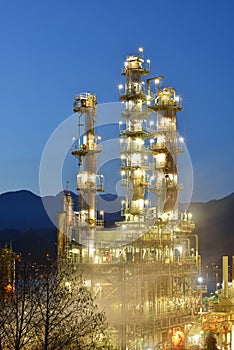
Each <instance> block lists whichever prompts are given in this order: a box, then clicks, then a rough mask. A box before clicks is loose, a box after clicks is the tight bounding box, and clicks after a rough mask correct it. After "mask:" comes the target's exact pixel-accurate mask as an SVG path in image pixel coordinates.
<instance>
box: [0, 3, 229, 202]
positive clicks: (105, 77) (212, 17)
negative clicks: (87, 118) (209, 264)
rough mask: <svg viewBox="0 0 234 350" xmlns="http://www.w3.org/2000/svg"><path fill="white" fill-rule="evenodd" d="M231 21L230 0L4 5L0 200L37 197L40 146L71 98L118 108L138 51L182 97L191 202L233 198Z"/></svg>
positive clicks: (0, 25)
mask: <svg viewBox="0 0 234 350" xmlns="http://www.w3.org/2000/svg"><path fill="white" fill-rule="evenodd" d="M233 18H234V2H233V0H224V1H217V0H197V1H190V0H178V1H172V0H168V1H158V0H148V1H145V2H143V1H138V0H135V1H128V0H119V1H107V0H103V1H102V0H99V1H94V0H89V1H80V0H68V1H65V0H63V1H61V0H56V1H55V0H40V1H36V0H34V1H29V0H21V1H18V0H14V1H12V0H9V1H2V2H1V4H0V47H1V51H0V116H1V128H0V135H1V136H0V148H1V153H0V157H1V158H0V160H1V167H0V179H1V181H0V193H2V192H6V191H11V190H18V189H29V190H31V191H33V192H34V193H37V194H38V193H39V186H38V172H39V171H38V169H39V163H40V158H41V154H42V152H43V148H44V146H45V144H46V142H47V140H48V138H49V137H50V135H51V134H52V132H53V131H54V129H55V128H56V127H57V126H58V125H59V124H60V123H62V122H63V120H64V119H66V118H67V117H68V116H70V115H71V114H72V103H73V96H74V94H75V93H77V92H81V91H89V90H90V91H92V92H94V93H96V94H97V96H98V102H99V103H104V102H114V101H118V89H117V86H118V84H119V83H121V82H123V78H122V77H121V69H122V66H123V62H124V61H125V57H126V55H127V54H131V53H132V52H136V51H137V49H138V48H139V47H140V46H142V47H143V48H144V52H145V58H150V60H151V75H152V76H155V75H164V76H165V77H166V79H165V85H169V86H173V87H175V88H176V89H177V91H178V93H182V94H183V95H184V100H183V101H184V102H183V104H184V109H183V111H182V112H181V113H180V114H179V115H178V118H179V125H180V127H181V133H182V134H183V135H184V137H185V141H186V144H187V147H188V149H189V152H190V156H191V159H192V163H193V168H194V192H193V200H195V201H208V200H210V199H218V198H221V197H224V196H225V195H228V194H230V193H231V192H233V191H234V185H233V179H234V161H233V150H234V137H233V133H234V113H233V102H234V88H233V81H234V20H233ZM116 122H118V120H117V121H116ZM71 176H74V177H75V174H71Z"/></svg>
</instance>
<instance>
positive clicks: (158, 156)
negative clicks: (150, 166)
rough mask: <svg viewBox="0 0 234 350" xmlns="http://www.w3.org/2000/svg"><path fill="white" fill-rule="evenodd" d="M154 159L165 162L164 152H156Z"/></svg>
mask: <svg viewBox="0 0 234 350" xmlns="http://www.w3.org/2000/svg"><path fill="white" fill-rule="evenodd" d="M156 159H157V162H160V163H161V162H165V154H164V153H159V154H157V157H156Z"/></svg>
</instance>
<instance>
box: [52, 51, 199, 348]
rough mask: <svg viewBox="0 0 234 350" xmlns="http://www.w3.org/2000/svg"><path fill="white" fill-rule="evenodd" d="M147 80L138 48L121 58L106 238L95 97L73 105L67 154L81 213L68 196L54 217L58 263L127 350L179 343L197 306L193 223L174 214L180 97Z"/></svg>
mask: <svg viewBox="0 0 234 350" xmlns="http://www.w3.org/2000/svg"><path fill="white" fill-rule="evenodd" d="M149 72H150V61H149V60H147V61H146V64H145V62H144V57H143V50H142V49H139V54H136V55H130V56H128V57H127V59H126V62H125V65H124V68H123V72H122V74H123V76H125V77H126V83H125V87H124V86H123V85H119V93H120V100H122V101H123V102H124V107H125V108H124V111H123V113H122V114H121V121H120V123H119V124H120V153H121V154H120V158H121V176H122V184H123V185H124V186H126V196H125V199H124V200H123V201H122V209H121V213H122V216H123V220H122V221H119V222H116V228H115V229H113V230H105V229H103V228H102V226H103V222H102V220H101V221H100V220H98V218H99V219H100V218H102V219H103V213H101V212H98V213H97V210H96V206H95V194H96V192H97V191H103V176H102V175H99V174H96V166H95V164H96V156H97V153H98V152H100V151H101V149H100V148H99V144H98V137H96V136H95V132H94V130H95V126H94V123H95V109H96V107H95V106H96V97H95V96H94V95H92V94H90V93H85V94H80V95H77V96H76V97H75V103H74V111H75V112H77V113H78V116H79V124H78V125H79V135H78V145H76V146H75V147H74V149H73V150H72V154H73V155H75V156H76V157H78V159H79V163H80V166H81V167H82V168H81V170H80V172H79V173H78V175H77V187H78V192H79V206H78V211H77V212H75V211H74V210H72V201H71V197H70V194H69V193H68V192H66V193H65V202H64V212H63V213H61V214H60V218H59V244H58V253H59V257H62V256H64V254H65V256H66V258H67V260H68V261H70V262H71V263H72V264H75V265H74V266H75V267H76V270H77V271H79V273H80V274H81V275H82V276H83V278H85V280H86V284H87V285H88V286H90V288H91V290H92V292H93V293H94V294H95V295H96V297H97V302H98V303H99V305H100V306H105V311H106V314H107V319H108V323H109V325H110V328H111V330H112V333H113V337H114V338H115V344H116V345H117V347H118V348H119V349H128V350H130V349H153V348H154V347H155V346H156V345H158V344H160V343H163V342H165V343H167V344H169V345H170V346H173V344H174V345H178V344H179V342H183V336H182V334H183V332H184V330H186V325H187V324H188V323H189V322H191V321H192V320H193V317H194V315H195V314H196V313H197V311H198V307H199V303H200V297H201V294H200V293H199V291H198V290H197V288H196V282H195V281H196V279H197V277H198V275H199V273H200V259H199V255H198V240H197V236H196V234H193V233H192V231H193V230H194V223H193V221H192V217H191V214H190V213H184V214H180V213H179V211H178V191H179V190H180V185H179V182H178V164H177V156H178V153H180V152H182V145H183V139H182V138H179V137H178V131H177V112H179V111H181V109H182V104H181V98H180V96H178V95H177V93H176V90H175V89H174V88H171V87H166V88H163V87H162V79H163V77H162V76H158V77H155V78H149V79H147V80H146V81H143V77H145V76H146V75H148V74H149ZM153 84H154V87H155V88H154V89H152V85H153ZM81 118H84V122H83V131H82V134H81V131H80V126H81ZM129 237H131V239H129Z"/></svg>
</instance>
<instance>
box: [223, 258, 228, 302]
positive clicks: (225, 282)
mask: <svg viewBox="0 0 234 350" xmlns="http://www.w3.org/2000/svg"><path fill="white" fill-rule="evenodd" d="M223 293H224V297H225V298H228V256H226V255H225V256H223Z"/></svg>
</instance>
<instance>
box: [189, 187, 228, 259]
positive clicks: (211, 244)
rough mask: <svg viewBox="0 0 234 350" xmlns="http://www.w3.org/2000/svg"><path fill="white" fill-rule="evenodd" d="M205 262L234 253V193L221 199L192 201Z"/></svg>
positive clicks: (201, 251)
mask: <svg viewBox="0 0 234 350" xmlns="http://www.w3.org/2000/svg"><path fill="white" fill-rule="evenodd" d="M190 210H191V212H192V214H193V218H194V221H195V224H196V230H195V232H196V233H198V236H199V248H200V249H199V252H200V254H201V256H202V260H203V262H204V264H210V263H211V262H212V261H217V257H219V260H220V257H221V256H222V255H229V256H232V255H234V193H232V194H230V195H229V196H226V197H224V198H222V199H219V200H211V201H209V202H206V203H191V204H190Z"/></svg>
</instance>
